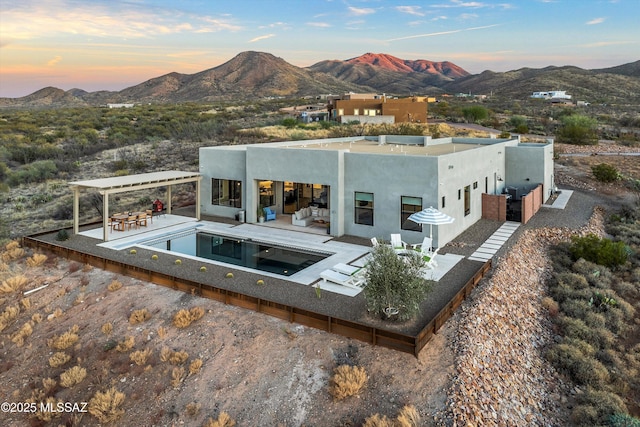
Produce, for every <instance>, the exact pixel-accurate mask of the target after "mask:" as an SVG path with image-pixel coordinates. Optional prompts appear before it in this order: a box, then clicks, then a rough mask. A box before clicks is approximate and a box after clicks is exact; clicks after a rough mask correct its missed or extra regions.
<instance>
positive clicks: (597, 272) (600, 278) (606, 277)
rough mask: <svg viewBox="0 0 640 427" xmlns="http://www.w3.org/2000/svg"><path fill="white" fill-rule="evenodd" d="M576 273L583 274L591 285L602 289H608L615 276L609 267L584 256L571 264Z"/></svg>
mask: <svg viewBox="0 0 640 427" xmlns="http://www.w3.org/2000/svg"><path fill="white" fill-rule="evenodd" d="M571 270H573V272H574V273H577V274H579V275H582V276H583V277H584V278H585V279H586V280H587V283H588V284H589V285H590V286H593V287H595V288H600V289H608V288H609V287H610V286H611V284H612V282H613V281H614V279H615V277H614V275H613V273H611V270H609V268H607V267H605V266H604V265H598V264H596V263H594V262H591V261H587V260H586V259H584V258H580V259H578V260H577V261H576V262H575V263H573V265H572V266H571Z"/></svg>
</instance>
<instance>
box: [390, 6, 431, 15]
mask: <svg viewBox="0 0 640 427" xmlns="http://www.w3.org/2000/svg"><path fill="white" fill-rule="evenodd" d="M420 9H422V8H421V7H420V6H396V10H397V11H398V12H401V13H408V14H409V15H416V16H424V15H425V13H424V12H421V11H420Z"/></svg>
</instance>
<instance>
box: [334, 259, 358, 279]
mask: <svg viewBox="0 0 640 427" xmlns="http://www.w3.org/2000/svg"><path fill="white" fill-rule="evenodd" d="M331 269H332V270H333V271H337V272H338V273H342V274H346V275H347V276H361V275H362V274H363V273H364V267H356V266H354V265H349V264H345V263H342V262H340V263H338V264H336V265H334V266H333V267H331Z"/></svg>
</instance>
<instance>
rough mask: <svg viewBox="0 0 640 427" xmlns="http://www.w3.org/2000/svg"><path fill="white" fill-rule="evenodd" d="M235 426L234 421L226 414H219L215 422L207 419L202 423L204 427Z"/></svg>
mask: <svg viewBox="0 0 640 427" xmlns="http://www.w3.org/2000/svg"><path fill="white" fill-rule="evenodd" d="M235 425H236V422H235V420H233V419H232V418H231V417H230V416H229V414H227V413H226V412H220V415H219V416H218V419H217V420H214V419H213V418H209V419H208V420H207V421H206V422H205V423H204V427H233V426H235Z"/></svg>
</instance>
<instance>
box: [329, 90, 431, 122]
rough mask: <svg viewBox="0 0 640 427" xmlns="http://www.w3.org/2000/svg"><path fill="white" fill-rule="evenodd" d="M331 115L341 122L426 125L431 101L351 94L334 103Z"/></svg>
mask: <svg viewBox="0 0 640 427" xmlns="http://www.w3.org/2000/svg"><path fill="white" fill-rule="evenodd" d="M329 116H330V118H331V119H332V120H336V121H338V122H341V123H346V122H349V121H359V122H360V123H403V122H408V123H426V122H427V98H425V97H417V96H413V97H410V98H390V97H387V96H386V95H375V94H354V93H350V94H347V95H344V96H342V98H341V99H335V100H332V101H331V103H330V105H329Z"/></svg>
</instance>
